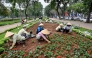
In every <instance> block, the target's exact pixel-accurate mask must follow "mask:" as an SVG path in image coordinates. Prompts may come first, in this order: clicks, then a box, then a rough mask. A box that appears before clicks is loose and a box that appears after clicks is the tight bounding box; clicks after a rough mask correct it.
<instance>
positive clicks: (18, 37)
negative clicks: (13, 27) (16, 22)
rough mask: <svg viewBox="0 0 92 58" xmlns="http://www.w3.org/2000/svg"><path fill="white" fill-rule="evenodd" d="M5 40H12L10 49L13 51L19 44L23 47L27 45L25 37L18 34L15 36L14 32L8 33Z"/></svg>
mask: <svg viewBox="0 0 92 58" xmlns="http://www.w3.org/2000/svg"><path fill="white" fill-rule="evenodd" d="M5 38H10V39H9V40H10V41H12V42H13V43H12V46H11V47H10V49H12V48H13V47H14V46H15V44H16V43H17V42H21V43H22V44H23V45H24V44H25V37H23V36H21V35H18V34H14V33H12V32H7V33H6V35H5Z"/></svg>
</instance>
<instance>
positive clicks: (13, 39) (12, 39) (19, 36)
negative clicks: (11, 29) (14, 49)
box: [10, 34, 25, 43]
mask: <svg viewBox="0 0 92 58" xmlns="http://www.w3.org/2000/svg"><path fill="white" fill-rule="evenodd" d="M10 40H11V41H13V43H16V42H17V41H22V40H25V37H24V36H21V35H19V34H14V35H13V36H12V37H11V38H10Z"/></svg>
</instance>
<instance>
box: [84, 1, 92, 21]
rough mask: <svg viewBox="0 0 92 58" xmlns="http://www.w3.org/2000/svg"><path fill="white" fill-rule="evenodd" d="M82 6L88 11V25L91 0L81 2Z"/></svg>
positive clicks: (91, 7)
mask: <svg viewBox="0 0 92 58" xmlns="http://www.w3.org/2000/svg"><path fill="white" fill-rule="evenodd" d="M83 4H84V5H85V8H86V9H88V13H87V14H88V17H87V20H86V23H90V14H91V12H92V0H83Z"/></svg>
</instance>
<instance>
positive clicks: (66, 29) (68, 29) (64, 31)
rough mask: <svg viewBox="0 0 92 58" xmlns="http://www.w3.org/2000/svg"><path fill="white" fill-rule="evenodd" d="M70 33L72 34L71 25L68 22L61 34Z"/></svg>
mask: <svg viewBox="0 0 92 58" xmlns="http://www.w3.org/2000/svg"><path fill="white" fill-rule="evenodd" d="M71 32H72V24H71V23H69V22H68V23H67V25H66V26H64V27H63V33H71Z"/></svg>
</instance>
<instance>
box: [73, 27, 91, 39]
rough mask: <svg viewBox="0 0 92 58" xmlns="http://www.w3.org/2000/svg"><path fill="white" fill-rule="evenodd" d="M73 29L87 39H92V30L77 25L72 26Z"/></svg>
mask: <svg viewBox="0 0 92 58" xmlns="http://www.w3.org/2000/svg"><path fill="white" fill-rule="evenodd" d="M73 31H75V32H76V33H78V34H80V35H83V36H85V37H87V38H89V39H92V30H89V29H85V28H82V27H78V26H73Z"/></svg>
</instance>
